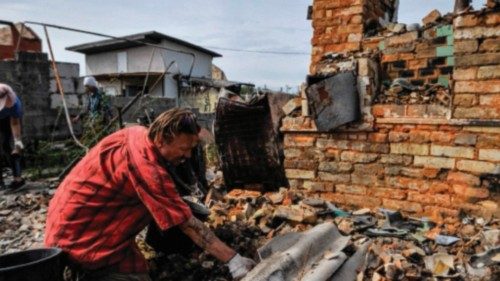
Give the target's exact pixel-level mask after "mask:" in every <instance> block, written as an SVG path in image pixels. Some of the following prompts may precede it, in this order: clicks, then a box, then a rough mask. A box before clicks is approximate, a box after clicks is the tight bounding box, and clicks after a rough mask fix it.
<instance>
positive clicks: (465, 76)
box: [453, 67, 478, 80]
mask: <svg viewBox="0 0 500 281" xmlns="http://www.w3.org/2000/svg"><path fill="white" fill-rule="evenodd" d="M477 71H478V68H477V67H467V68H455V69H454V70H453V79H454V80H474V79H476V75H477Z"/></svg>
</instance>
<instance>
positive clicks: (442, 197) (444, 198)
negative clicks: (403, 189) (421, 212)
mask: <svg viewBox="0 0 500 281" xmlns="http://www.w3.org/2000/svg"><path fill="white" fill-rule="evenodd" d="M408 201H413V202H419V203H424V204H428V205H439V206H449V205H450V204H451V197H450V195H449V194H432V195H430V194H422V193H420V192H416V191H409V192H408Z"/></svg>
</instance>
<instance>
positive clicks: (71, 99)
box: [50, 94, 80, 109]
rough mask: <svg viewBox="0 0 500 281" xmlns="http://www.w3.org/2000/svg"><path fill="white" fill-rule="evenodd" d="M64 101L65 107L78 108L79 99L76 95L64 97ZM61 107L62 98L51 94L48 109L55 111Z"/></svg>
mask: <svg viewBox="0 0 500 281" xmlns="http://www.w3.org/2000/svg"><path fill="white" fill-rule="evenodd" d="M64 99H65V100H66V105H67V107H68V108H79V107H80V99H79V98H78V95H64ZM62 106H63V102H62V97H61V95H60V94H51V95H50V108H51V109H57V108H61V107H62Z"/></svg>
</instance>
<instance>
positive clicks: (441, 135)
mask: <svg viewBox="0 0 500 281" xmlns="http://www.w3.org/2000/svg"><path fill="white" fill-rule="evenodd" d="M454 138H455V133H453V132H441V131H436V132H431V141H432V142H437V143H450V142H452V141H453V139H454Z"/></svg>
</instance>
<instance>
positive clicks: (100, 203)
mask: <svg viewBox="0 0 500 281" xmlns="http://www.w3.org/2000/svg"><path fill="white" fill-rule="evenodd" d="M161 163H162V160H161V155H160V154H159V152H158V150H157V149H156V148H155V146H154V145H153V143H152V142H151V140H149V138H148V136H147V129H146V128H144V127H139V126H137V127H131V128H127V129H122V130H120V131H118V132H116V133H114V134H112V135H109V136H107V137H106V138H104V139H103V140H102V141H101V142H99V143H98V144H97V145H96V146H95V147H94V148H92V149H91V150H90V152H89V153H88V154H87V155H86V156H85V157H84V158H83V159H82V160H81V161H80V162H79V163H78V164H77V165H76V166H75V168H74V169H73V170H72V171H71V172H70V173H69V174H68V176H66V178H65V179H64V181H63V182H62V183H61V184H60V185H59V187H58V189H57V191H56V193H55V195H54V198H52V200H51V202H50V204H49V210H48V214H47V224H46V230H45V244H46V245H47V246H56V247H60V248H62V249H63V250H64V251H65V252H66V253H68V255H69V257H70V259H71V260H72V261H73V262H74V263H77V264H78V265H80V266H81V267H82V268H84V269H89V270H96V269H104V268H112V269H113V270H116V271H118V272H123V273H140V272H147V270H148V267H147V263H146V260H145V259H144V257H143V255H142V254H141V253H140V251H139V249H138V248H137V245H136V243H135V236H136V235H137V234H138V233H139V232H140V231H141V230H142V229H144V227H145V226H147V225H148V224H149V223H150V222H151V220H152V219H154V221H155V222H156V223H157V224H158V226H159V227H160V228H161V229H162V230H166V229H168V228H170V227H172V226H175V225H179V224H181V223H183V222H185V221H187V220H188V219H189V218H190V217H191V215H192V214H191V210H190V209H189V207H188V206H187V205H186V203H184V201H182V199H181V198H180V196H179V194H178V193H177V191H176V190H175V187H174V183H173V181H172V179H171V177H170V176H169V174H168V173H167V171H166V169H165V168H164V166H162V164H161Z"/></svg>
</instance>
